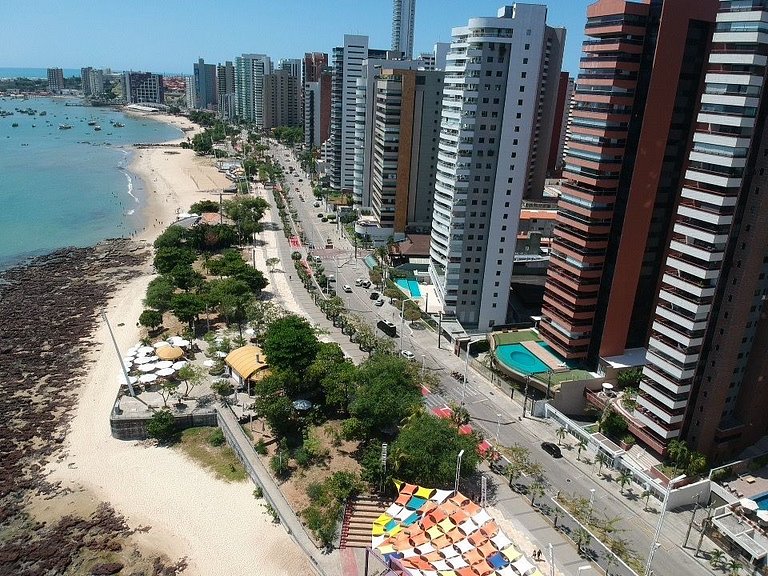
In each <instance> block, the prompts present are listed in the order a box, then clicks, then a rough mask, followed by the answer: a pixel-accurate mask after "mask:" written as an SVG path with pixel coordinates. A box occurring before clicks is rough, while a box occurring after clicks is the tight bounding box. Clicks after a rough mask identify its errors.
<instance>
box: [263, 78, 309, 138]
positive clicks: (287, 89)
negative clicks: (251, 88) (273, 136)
mask: <svg viewBox="0 0 768 576" xmlns="http://www.w3.org/2000/svg"><path fill="white" fill-rule="evenodd" d="M299 81H300V80H299V77H297V76H294V75H292V74H291V72H290V71H289V70H285V69H283V70H276V71H275V72H273V73H272V74H268V75H267V76H265V77H264V129H265V130H270V129H272V128H277V127H278V126H301V125H302V120H301V116H302V114H301V105H300V99H299Z"/></svg>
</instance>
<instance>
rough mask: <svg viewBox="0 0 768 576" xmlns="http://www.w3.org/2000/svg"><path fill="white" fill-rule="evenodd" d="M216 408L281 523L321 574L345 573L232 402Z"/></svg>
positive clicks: (230, 439)
mask: <svg viewBox="0 0 768 576" xmlns="http://www.w3.org/2000/svg"><path fill="white" fill-rule="evenodd" d="M216 412H217V414H218V418H219V426H220V427H221V429H222V431H223V432H224V436H225V437H226V438H227V443H228V444H229V446H231V447H232V449H233V450H234V451H235V453H236V454H237V456H238V458H239V459H240V461H241V462H242V463H243V466H245V469H246V471H247V472H248V475H249V476H250V477H251V480H253V482H254V483H255V484H256V485H258V486H260V487H261V489H262V491H263V496H264V499H265V500H266V501H267V502H268V503H269V504H270V505H271V506H272V508H273V509H274V510H275V511H276V512H277V514H278V516H279V518H280V523H281V524H282V525H283V527H284V528H285V529H286V531H287V532H288V534H290V535H291V537H292V538H293V540H294V541H295V542H296V543H297V544H298V545H299V546H300V547H301V549H302V550H303V551H304V553H305V554H306V555H307V558H309V560H310V561H311V562H312V565H313V567H314V568H315V569H316V573H317V574H320V575H321V576H339V575H341V574H342V572H341V571H340V570H339V569H340V563H339V557H338V555H337V554H322V553H321V552H320V550H318V549H317V547H316V546H315V544H314V542H313V541H312V540H311V539H310V537H309V535H308V534H307V533H306V531H305V529H304V526H302V524H301V522H300V521H299V519H298V518H297V516H296V514H295V513H294V511H293V509H292V508H291V506H290V505H289V504H288V501H287V500H286V499H285V497H284V496H283V493H282V492H280V488H279V487H278V485H277V483H276V482H275V480H274V479H273V478H272V476H271V475H270V474H269V472H268V471H267V469H266V467H265V466H264V465H263V464H262V463H261V461H260V460H259V458H258V457H257V456H256V453H255V452H254V450H253V447H252V446H251V441H250V440H249V438H248V436H246V435H245V432H243V429H242V428H241V427H240V424H239V423H238V421H237V418H235V415H234V413H233V412H232V410H231V409H230V408H229V406H221V405H219V406H217V407H216Z"/></svg>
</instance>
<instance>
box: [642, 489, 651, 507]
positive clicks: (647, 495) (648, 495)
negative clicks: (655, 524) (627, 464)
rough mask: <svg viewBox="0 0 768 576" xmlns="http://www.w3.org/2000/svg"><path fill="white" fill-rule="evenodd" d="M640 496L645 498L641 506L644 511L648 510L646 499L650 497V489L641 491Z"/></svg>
mask: <svg viewBox="0 0 768 576" xmlns="http://www.w3.org/2000/svg"><path fill="white" fill-rule="evenodd" d="M640 496H641V497H642V498H645V506H643V510H644V511H646V512H647V511H648V500H649V499H650V497H651V491H650V490H648V489H645V490H643V493H642V494H641V495H640Z"/></svg>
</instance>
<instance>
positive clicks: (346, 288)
mask: <svg viewBox="0 0 768 576" xmlns="http://www.w3.org/2000/svg"><path fill="white" fill-rule="evenodd" d="M343 288H344V292H352V286H350V285H349V284H344V286H343Z"/></svg>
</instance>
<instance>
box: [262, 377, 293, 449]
mask: <svg viewBox="0 0 768 576" xmlns="http://www.w3.org/2000/svg"><path fill="white" fill-rule="evenodd" d="M296 381H297V379H296V376H295V375H294V374H292V373H290V372H288V371H273V372H272V373H271V374H269V375H268V376H267V377H265V378H263V379H261V380H260V381H259V382H257V383H256V386H255V390H254V394H255V396H256V398H255V401H254V405H255V407H256V411H257V412H258V413H259V414H261V415H262V416H264V419H265V420H266V421H267V423H268V424H269V427H270V428H271V429H272V431H273V432H274V433H275V434H276V435H277V436H281V437H282V436H286V435H287V434H288V433H290V432H291V431H293V430H294V429H295V428H296V423H295V422H294V418H293V417H294V411H293V404H292V402H291V399H290V397H289V396H288V395H287V391H286V388H291V387H293V386H294V384H295V382H296Z"/></svg>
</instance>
